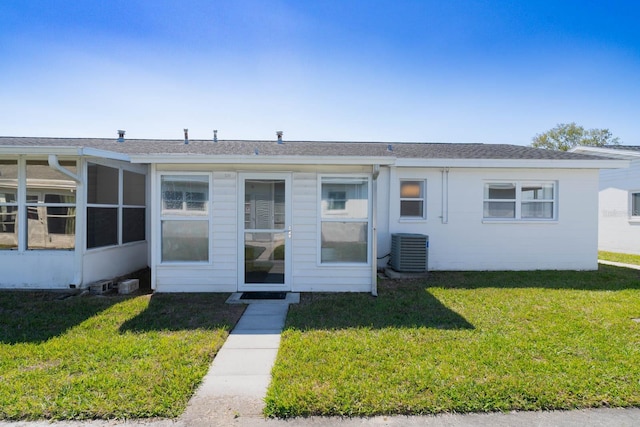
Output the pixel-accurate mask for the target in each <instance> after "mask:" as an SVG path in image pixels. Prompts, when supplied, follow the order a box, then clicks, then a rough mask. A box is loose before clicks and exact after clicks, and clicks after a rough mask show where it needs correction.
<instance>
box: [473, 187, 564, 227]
mask: <svg viewBox="0 0 640 427" xmlns="http://www.w3.org/2000/svg"><path fill="white" fill-rule="evenodd" d="M555 207H556V184H555V183H554V182H492V183H486V184H485V185H484V208H483V216H484V218H486V219H522V220H552V219H554V218H555Z"/></svg>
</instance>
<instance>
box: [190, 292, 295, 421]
mask: <svg viewBox="0 0 640 427" xmlns="http://www.w3.org/2000/svg"><path fill="white" fill-rule="evenodd" d="M288 309H289V302H288V301H262V302H259V301H256V302H254V303H251V304H249V306H248V307H247V309H246V310H245V312H244V314H243V315H242V317H241V318H240V320H239V321H238V323H237V324H236V327H235V328H234V329H233V331H231V334H230V335H229V337H228V338H227V341H226V342H225V343H224V345H223V346H222V348H221V349H220V351H219V352H218V354H217V355H216V357H215V359H214V361H213V364H212V365H211V368H210V370H209V372H208V373H207V375H206V376H205V377H204V379H203V382H202V384H201V386H200V388H199V389H198V390H197V392H196V394H195V395H194V396H193V398H192V399H191V400H190V401H189V405H188V406H187V410H186V411H185V413H184V414H183V415H182V417H181V418H180V420H181V421H182V422H184V424H185V425H188V426H197V425H203V426H204V425H208V426H210V425H229V424H231V423H232V422H233V421H234V420H237V419H238V418H240V417H242V418H243V419H247V418H251V419H254V420H256V421H257V419H258V418H260V419H262V410H263V409H264V397H265V395H266V392H267V387H268V386H269V382H270V381H271V368H272V367H273V364H274V362H275V360H276V356H277V354H278V347H279V346H280V333H281V332H282V328H283V327H284V322H285V319H286V317H287V311H288Z"/></svg>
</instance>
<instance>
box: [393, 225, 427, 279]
mask: <svg viewBox="0 0 640 427" xmlns="http://www.w3.org/2000/svg"><path fill="white" fill-rule="evenodd" d="M389 266H390V267H391V268H392V269H394V270H395V271H399V272H407V273H423V272H425V271H427V270H428V268H429V236H425V235H424V234H407V233H399V234H392V235H391V258H390V260H389Z"/></svg>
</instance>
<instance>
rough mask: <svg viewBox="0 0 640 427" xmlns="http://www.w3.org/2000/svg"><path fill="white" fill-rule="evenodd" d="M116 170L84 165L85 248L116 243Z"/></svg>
mask: <svg viewBox="0 0 640 427" xmlns="http://www.w3.org/2000/svg"><path fill="white" fill-rule="evenodd" d="M119 188H120V170H119V169H118V168H112V167H108V166H102V165H98V164H93V163H90V164H89V165H88V166H87V249H92V248H100V247H104V246H115V245H117V244H118V227H119V226H120V225H119V222H118V209H119Z"/></svg>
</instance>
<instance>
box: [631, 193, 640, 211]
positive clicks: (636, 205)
mask: <svg viewBox="0 0 640 427" xmlns="http://www.w3.org/2000/svg"><path fill="white" fill-rule="evenodd" d="M631 216H636V217H640V192H637V193H631Z"/></svg>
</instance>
